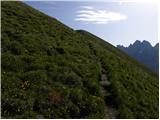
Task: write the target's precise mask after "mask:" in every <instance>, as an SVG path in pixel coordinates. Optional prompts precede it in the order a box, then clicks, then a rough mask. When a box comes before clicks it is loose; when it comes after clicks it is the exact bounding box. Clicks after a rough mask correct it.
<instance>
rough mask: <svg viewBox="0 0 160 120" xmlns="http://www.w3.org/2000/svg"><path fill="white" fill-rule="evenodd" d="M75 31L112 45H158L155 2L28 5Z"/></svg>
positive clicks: (141, 0)
mask: <svg viewBox="0 0 160 120" xmlns="http://www.w3.org/2000/svg"><path fill="white" fill-rule="evenodd" d="M25 3H27V4H28V5H30V6H32V7H34V8H36V9H38V10H40V11H42V12H43V13H45V14H48V15H49V16H52V17H54V18H57V19H58V20H59V21H61V22H63V23H64V24H66V25H68V26H69V27H71V28H73V29H83V30H87V31H89V32H91V33H93V34H95V35H97V36H99V37H101V38H103V39H104V40H106V41H107V42H109V43H111V44H113V45H118V44H121V45H124V46H128V45H129V44H130V43H133V42H134V41H135V40H140V41H143V40H148V41H149V42H151V44H152V45H153V46H154V45H155V44H156V43H157V42H158V6H157V4H156V0H123V1H122V0H121V1H120V0H112V1H111V0H106V1H99V2H97V1H93V0H92V1H90V0H88V1H86V0H81V1H76V2H75V1H25Z"/></svg>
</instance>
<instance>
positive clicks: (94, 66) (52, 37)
mask: <svg viewBox="0 0 160 120" xmlns="http://www.w3.org/2000/svg"><path fill="white" fill-rule="evenodd" d="M1 3H2V4H1V6H2V7H1V11H2V13H1V15H2V20H1V22H2V23H1V26H2V29H1V32H2V33H1V37H2V40H1V41H2V42H1V44H2V48H1V51H2V54H1V59H2V65H1V66H2V70H1V83H2V85H1V91H2V92H1V110H2V112H1V113H2V118H104V116H105V114H107V113H106V112H105V111H104V107H105V105H106V102H105V99H104V96H103V94H102V93H101V90H100V82H99V81H100V79H101V75H102V73H101V71H102V66H103V68H104V69H105V70H106V71H107V73H106V74H107V76H108V80H109V81H110V82H111V92H112V95H113V96H112V99H113V101H114V104H115V106H116V109H117V111H118V116H117V118H158V114H159V113H158V112H159V111H158V101H159V98H158V94H159V93H158V92H159V91H158V88H159V86H158V77H157V76H156V75H154V74H152V73H151V72H150V71H148V70H146V69H145V68H142V67H141V66H140V65H139V64H138V63H137V62H135V61H134V60H132V59H131V58H130V57H128V56H127V55H126V54H124V53H123V52H121V51H119V50H118V49H117V48H115V47H113V46H112V45H110V44H108V43H107V42H104V41H102V40H101V39H99V38H97V37H96V36H94V35H92V34H90V33H88V32H85V31H74V30H73V29H71V28H69V27H67V26H65V25H64V24H62V23H60V22H59V21H57V20H56V19H54V18H51V17H49V16H47V15H45V14H43V13H41V12H39V11H37V10H35V9H33V8H31V7H29V6H27V5H25V4H24V3H22V2H7V1H3V2H1Z"/></svg>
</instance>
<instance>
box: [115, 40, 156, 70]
mask: <svg viewBox="0 0 160 120" xmlns="http://www.w3.org/2000/svg"><path fill="white" fill-rule="evenodd" d="M117 47H118V48H119V49H121V50H123V51H124V52H126V53H127V54H129V55H131V56H132V57H134V58H135V59H137V60H138V61H139V62H141V63H142V64H144V65H146V66H148V67H149V68H150V69H151V70H153V71H155V72H157V73H158V71H159V44H158V43H157V44H156V45H155V46H154V47H152V46H151V44H150V43H149V42H148V41H145V40H144V41H143V42H140V41H139V40H137V41H135V43H133V44H131V45H129V46H128V47H124V46H121V45H118V46H117Z"/></svg>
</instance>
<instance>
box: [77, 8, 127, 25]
mask: <svg viewBox="0 0 160 120" xmlns="http://www.w3.org/2000/svg"><path fill="white" fill-rule="evenodd" d="M81 8H83V10H79V11H77V12H76V13H77V15H76V18H75V19H74V20H75V21H82V22H85V23H93V24H107V23H109V22H114V21H120V20H126V19H127V16H125V15H122V14H120V13H117V12H112V11H107V10H98V9H95V8H93V7H91V6H82V7H81Z"/></svg>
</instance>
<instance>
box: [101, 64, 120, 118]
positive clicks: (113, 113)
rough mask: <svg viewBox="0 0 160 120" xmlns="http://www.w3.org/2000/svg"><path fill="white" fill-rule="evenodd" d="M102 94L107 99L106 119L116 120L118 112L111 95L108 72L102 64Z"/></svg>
mask: <svg viewBox="0 0 160 120" xmlns="http://www.w3.org/2000/svg"><path fill="white" fill-rule="evenodd" d="M100 85H101V93H102V95H103V97H104V99H105V104H106V105H105V117H104V119H116V118H117V115H118V112H117V110H116V108H115V105H114V102H113V101H114V100H113V96H112V93H111V83H110V81H109V80H108V78H107V71H106V70H105V69H104V67H103V65H102V64H101V81H100Z"/></svg>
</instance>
